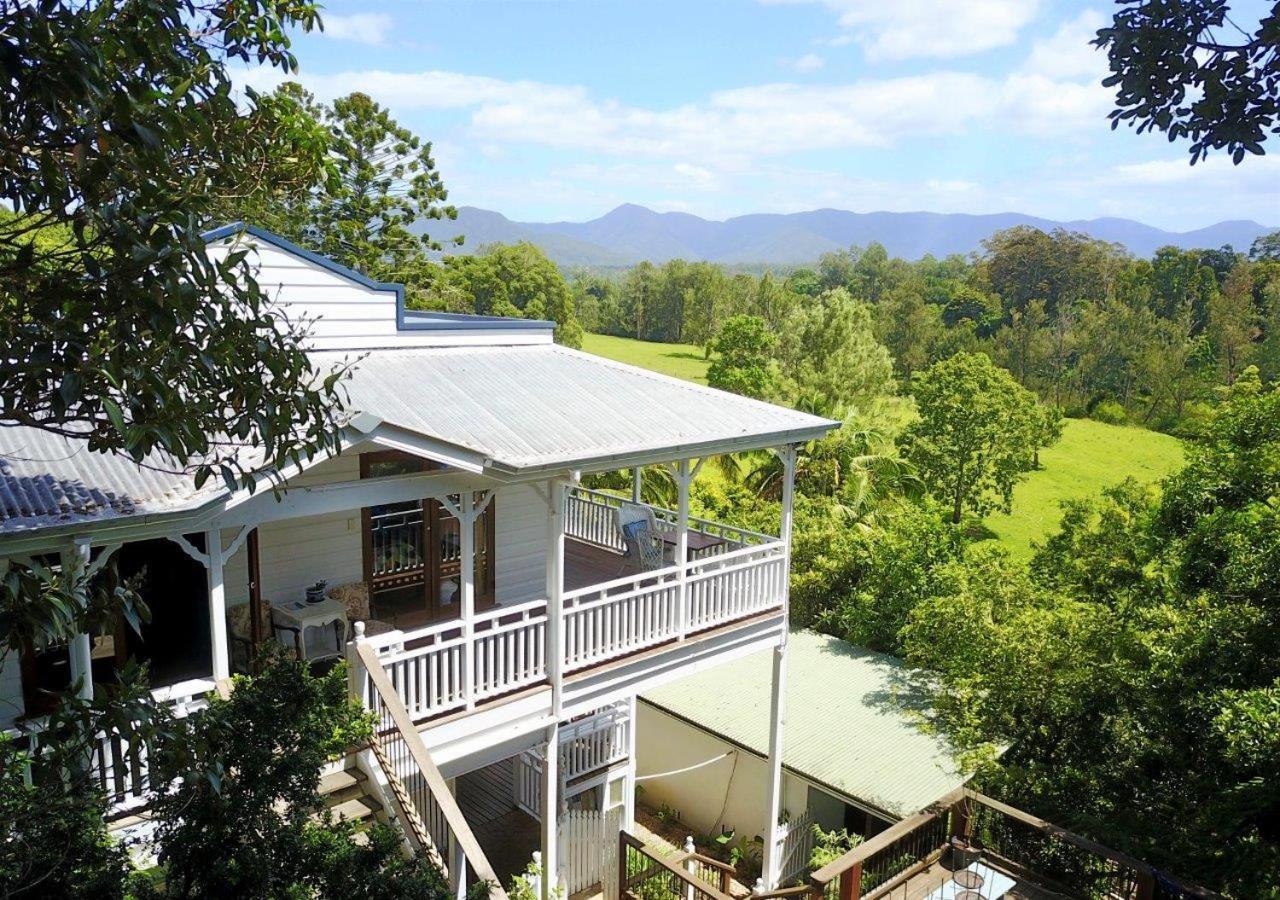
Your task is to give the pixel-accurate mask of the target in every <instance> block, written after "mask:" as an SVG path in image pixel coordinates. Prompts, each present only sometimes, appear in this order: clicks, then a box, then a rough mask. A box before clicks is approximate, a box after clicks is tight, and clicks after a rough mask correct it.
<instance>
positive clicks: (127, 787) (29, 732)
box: [6, 678, 214, 818]
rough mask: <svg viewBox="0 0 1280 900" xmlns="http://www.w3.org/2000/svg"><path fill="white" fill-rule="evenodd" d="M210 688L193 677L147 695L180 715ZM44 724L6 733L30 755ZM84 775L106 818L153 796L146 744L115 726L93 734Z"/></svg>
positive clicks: (204, 701)
mask: <svg viewBox="0 0 1280 900" xmlns="http://www.w3.org/2000/svg"><path fill="white" fill-rule="evenodd" d="M213 689H214V682H213V681H212V680H210V679H207V678H196V679H192V680H190V681H183V682H179V683H177V684H174V685H170V686H168V687H163V688H157V689H156V690H154V691H152V692H151V696H152V698H153V699H154V700H155V701H156V702H157V703H161V704H165V705H167V706H168V707H169V712H170V713H171V714H172V715H173V716H175V717H177V718H183V717H185V716H188V715H190V714H191V713H193V712H196V711H198V710H201V709H204V708H205V707H206V706H208V705H209V701H208V694H209V692H210V691H212V690H213ZM45 725H46V720H45V719H43V718H41V719H33V720H30V721H27V722H24V723H22V724H21V725H20V726H18V727H16V728H13V729H9V730H8V731H7V732H6V734H7V735H9V737H11V738H13V739H14V740H15V741H18V742H20V743H22V744H25V746H26V747H27V749H28V750H29V751H30V752H31V754H32V755H33V756H34V755H35V754H37V753H38V752H39V749H40V739H41V735H42V734H43V732H44V729H45ZM88 777H89V779H90V780H91V781H92V783H93V784H94V785H95V786H96V787H97V788H98V789H99V790H101V791H102V793H103V795H104V796H105V797H106V799H107V815H108V817H110V818H116V817H118V816H122V815H124V814H126V813H129V812H131V811H133V810H136V809H140V808H142V807H144V806H146V805H147V804H149V803H150V802H151V800H152V798H153V797H154V791H153V789H152V784H151V765H150V760H149V758H148V754H147V746H146V744H145V743H144V742H142V741H137V740H131V739H130V737H129V735H128V733H125V732H121V731H120V730H119V729H115V728H113V729H111V730H109V731H101V732H98V733H97V734H96V735H94V739H93V745H92V749H91V751H90V754H89V772H88Z"/></svg>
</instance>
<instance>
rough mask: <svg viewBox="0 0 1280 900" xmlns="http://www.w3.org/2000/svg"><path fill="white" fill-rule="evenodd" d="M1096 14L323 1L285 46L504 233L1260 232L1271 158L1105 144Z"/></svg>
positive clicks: (945, 1)
mask: <svg viewBox="0 0 1280 900" xmlns="http://www.w3.org/2000/svg"><path fill="white" fill-rule="evenodd" d="M1260 6H1261V4H1256V3H1255V4H1252V5H1251V4H1242V3H1239V2H1237V3H1235V4H1233V13H1235V14H1236V16H1235V17H1236V19H1237V21H1242V20H1244V19H1248V18H1249V17H1250V15H1251V14H1254V13H1255V10H1256V9H1258V8H1260ZM1107 8H1108V6H1107V4H1106V3H1102V2H1099V3H1096V4H1087V3H1072V2H1054V0H768V2H753V0H741V2H738V0H717V2H684V3H677V2H667V0H649V2H635V3H632V2H621V0H572V2H543V0H519V2H499V0H469V2H453V0H418V2H411V0H371V2H364V3H358V2H342V0H330V2H328V3H327V4H326V10H325V13H324V19H325V22H326V30H325V32H324V33H323V34H316V33H313V34H310V35H299V36H298V37H297V39H296V42H295V50H296V52H297V55H298V58H299V61H300V65H301V72H300V73H299V76H298V80H300V81H301V82H302V83H303V84H304V85H306V86H307V87H308V88H310V89H311V90H312V91H314V92H315V93H316V94H317V95H318V96H320V97H321V98H322V99H328V98H331V97H333V96H335V95H339V94H343V93H347V92H350V91H353V90H362V91H364V92H366V93H368V94H370V95H371V96H373V97H374V98H375V99H376V100H378V101H379V102H381V103H383V104H384V105H386V106H388V107H389V108H390V109H391V111H392V113H393V114H394V115H395V116H396V118H397V119H399V120H400V121H401V122H402V123H403V124H405V125H407V126H409V127H410V128H412V129H413V130H414V131H415V132H416V133H418V134H419V135H421V136H422V137H423V138H425V139H428V140H431V141H432V142H433V143H434V146H435V149H436V159H437V163H438V164H439V167H440V170H441V173H442V175H443V177H444V180H445V184H446V185H447V186H448V188H449V191H450V201H451V202H453V203H456V204H458V205H469V206H481V207H485V208H489V209H496V210H499V211H500V212H503V213H505V214H507V215H508V216H510V217H512V218H516V219H526V220H548V219H575V220H577V219H586V218H592V217H595V216H598V215H601V214H603V213H605V212H607V211H608V210H609V209H611V208H613V207H614V206H616V205H618V204H619V203H624V202H633V203H640V204H644V205H646V206H650V207H653V208H655V209H661V210H685V211H688V212H692V213H696V214H698V215H702V216H706V217H709V218H725V217H727V216H732V215H739V214H742V213H748V212H792V211H797V210H804V209H813V208H817V207H827V206H829V207H837V208H842V209H852V210H855V211H859V212H867V211H872V210H884V209H887V210H932V211H938V212H973V213H982V212H998V211H1006V210H1013V211H1018V212H1027V213H1032V214H1036V215H1043V216H1047V217H1050V218H1057V219H1076V218H1093V217H1096V216H1125V217H1130V218H1136V219H1140V220H1143V221H1147V222H1150V223H1152V224H1155V225H1159V226H1161V227H1166V228H1172V229H1187V228H1194V227H1199V226H1202V225H1207V224H1210V223H1212V222H1215V221H1219V220H1223V219H1250V218H1251V219H1257V220H1259V221H1262V222H1264V223H1266V224H1275V225H1280V165H1278V163H1280V155H1277V154H1280V148H1277V150H1276V152H1273V154H1272V155H1271V156H1269V157H1265V158H1262V159H1250V160H1247V161H1246V162H1245V163H1244V164H1242V165H1241V166H1239V167H1234V166H1232V165H1231V164H1230V161H1229V160H1228V159H1226V158H1225V157H1223V156H1217V157H1214V158H1211V159H1209V160H1208V161H1206V162H1203V163H1201V164H1199V165H1197V166H1195V167H1194V168H1193V167H1190V166H1188V164H1187V154H1186V151H1185V148H1184V147H1183V146H1182V145H1171V144H1169V143H1168V142H1167V141H1166V140H1165V138H1164V137H1163V136H1161V135H1136V134H1134V133H1133V132H1132V131H1129V130H1119V131H1114V132H1113V131H1111V130H1110V126H1109V123H1108V121H1107V120H1106V113H1107V112H1108V110H1109V109H1110V96H1109V93H1108V92H1107V91H1106V90H1105V89H1103V88H1102V87H1101V86H1100V85H1099V84H1098V81H1099V79H1100V77H1101V74H1102V73H1103V71H1104V69H1105V64H1104V63H1105V60H1104V59H1103V58H1102V56H1101V55H1100V54H1098V53H1097V52H1096V51H1094V50H1093V49H1092V48H1091V47H1090V46H1089V45H1088V41H1089V39H1090V38H1091V37H1092V34H1093V32H1094V31H1095V30H1096V29H1097V28H1098V27H1099V26H1100V25H1101V24H1102V23H1103V22H1104V18H1103V16H1104V12H1105V11H1106V10H1107ZM1252 21H1253V22H1256V21H1257V16H1256V14H1254V15H1253V18H1252ZM241 78H242V80H243V81H244V82H245V83H248V84H253V85H254V86H257V87H260V88H262V87H269V86H271V85H272V84H273V83H274V82H275V81H278V80H279V76H278V75H277V74H275V73H271V72H265V71H262V70H251V71H249V72H247V73H244V74H243V75H242V76H241Z"/></svg>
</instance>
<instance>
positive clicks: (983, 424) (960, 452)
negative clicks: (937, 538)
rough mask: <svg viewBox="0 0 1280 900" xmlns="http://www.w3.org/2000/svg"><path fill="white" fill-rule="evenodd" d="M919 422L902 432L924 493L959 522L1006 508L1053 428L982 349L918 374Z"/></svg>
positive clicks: (1032, 400)
mask: <svg viewBox="0 0 1280 900" xmlns="http://www.w3.org/2000/svg"><path fill="white" fill-rule="evenodd" d="M914 394H915V398H916V407H917V410H918V412H919V419H917V420H916V421H915V422H912V423H911V424H910V425H909V426H908V427H907V429H906V431H905V432H904V435H903V441H904V444H905V446H906V448H907V456H908V458H909V459H910V460H911V461H912V463H914V464H915V465H916V467H917V468H918V469H919V472H920V477H921V479H922V480H923V481H924V484H925V488H926V490H928V491H929V493H930V494H932V495H933V496H934V497H936V498H938V499H939V500H940V501H942V502H943V503H946V504H947V506H948V507H949V508H950V510H951V521H952V522H954V523H956V524H959V523H960V521H961V519H962V516H963V514H964V513H965V512H970V513H972V514H974V515H977V516H983V515H986V514H987V513H988V512H990V511H992V510H993V509H997V508H999V509H1006V510H1007V509H1008V508H1009V505H1010V504H1011V502H1012V500H1013V486H1014V484H1016V483H1017V481H1018V478H1019V477H1020V476H1021V475H1022V474H1023V473H1024V472H1027V471H1028V470H1030V469H1031V468H1032V466H1033V465H1034V460H1035V452H1036V450H1037V449H1038V448H1039V447H1040V446H1042V445H1043V443H1044V442H1045V440H1046V439H1049V438H1053V437H1054V435H1053V432H1052V431H1051V430H1049V429H1047V428H1046V425H1045V421H1046V420H1045V413H1044V412H1043V411H1042V410H1041V409H1040V406H1039V404H1038V403H1037V402H1036V398H1035V395H1034V394H1032V393H1031V392H1030V391H1028V390H1026V389H1025V388H1023V387H1022V386H1021V385H1019V384H1018V383H1017V382H1016V381H1015V380H1014V379H1013V378H1012V377H1011V376H1010V375H1009V373H1008V372H1006V371H1004V370H1003V369H1000V368H998V367H996V366H995V365H993V364H992V362H991V360H990V359H988V358H987V357H986V356H985V355H984V354H980V353H976V354H975V353H958V354H956V355H955V356H952V357H951V358H950V359H946V360H943V361H941V362H937V363H934V364H933V365H932V366H930V367H929V368H928V369H927V370H925V371H924V372H922V373H921V374H920V376H919V377H918V378H917V379H916V383H915V386H914Z"/></svg>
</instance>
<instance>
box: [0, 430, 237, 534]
mask: <svg viewBox="0 0 1280 900" xmlns="http://www.w3.org/2000/svg"><path fill="white" fill-rule="evenodd" d="M152 463H153V464H152V465H149V466H145V467H144V466H139V465H138V464H137V463H135V462H134V461H133V460H132V459H129V458H128V457H126V456H121V455H117V454H108V453H94V452H91V451H90V450H89V449H88V445H87V442H85V441H81V440H75V439H71V438H66V437H62V436H60V435H54V434H49V433H48V432H45V431H41V430H39V429H36V428H21V427H14V428H0V530H2V531H5V532H13V531H25V530H29V529H36V528H45V527H52V526H58V525H70V524H75V523H77V522H94V521H100V520H104V519H115V518H124V517H129V516H137V515H146V514H148V513H159V512H173V511H174V510H176V509H181V508H183V507H187V506H191V505H195V504H197V503H200V502H204V501H206V500H209V499H212V498H213V497H215V496H216V495H217V493H218V489H217V488H216V487H211V486H206V488H205V489H204V490H202V491H196V490H195V488H194V486H193V485H192V483H191V478H190V477H189V476H188V475H185V474H183V473H181V472H176V471H173V468H172V466H168V467H166V466H165V465H164V461H163V460H161V459H158V458H157V459H155V460H153V461H152Z"/></svg>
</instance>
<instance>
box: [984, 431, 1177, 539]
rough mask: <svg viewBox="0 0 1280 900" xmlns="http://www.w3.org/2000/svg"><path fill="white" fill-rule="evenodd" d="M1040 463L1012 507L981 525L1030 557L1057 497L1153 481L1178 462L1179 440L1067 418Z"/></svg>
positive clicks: (1049, 523)
mask: <svg viewBox="0 0 1280 900" xmlns="http://www.w3.org/2000/svg"><path fill="white" fill-rule="evenodd" d="M1040 465H1041V468H1040V469H1038V470H1036V471H1034V472H1032V473H1030V474H1029V475H1028V476H1027V478H1026V480H1025V481H1023V482H1022V483H1021V484H1019V485H1018V486H1017V487H1016V488H1015V489H1014V492H1013V512H1012V513H1010V514H1009V515H1005V514H1004V513H996V514H995V515H992V516H988V517H987V519H986V521H985V524H986V526H987V527H988V528H989V529H991V531H993V532H994V533H995V534H996V537H997V539H998V540H999V541H1000V543H1002V544H1003V545H1004V546H1005V547H1007V548H1008V549H1009V550H1010V551H1011V552H1012V553H1013V554H1014V555H1015V556H1018V557H1020V558H1024V559H1025V558H1027V557H1030V556H1031V544H1032V542H1033V541H1043V540H1044V538H1046V537H1047V536H1048V535H1049V534H1050V533H1052V532H1053V530H1054V529H1055V528H1056V527H1057V525H1058V522H1059V521H1060V520H1061V518H1062V509H1061V506H1060V504H1061V502H1062V501H1063V500H1075V499H1079V498H1081V497H1089V496H1094V495H1096V494H1097V493H1098V491H1099V490H1101V489H1102V488H1104V487H1107V486H1108V485H1112V484H1115V483H1116V482H1118V481H1122V480H1124V479H1125V478H1128V477H1133V478H1136V479H1137V480H1139V481H1143V482H1152V481H1157V480H1159V479H1160V478H1163V477H1164V476H1165V475H1168V474H1169V473H1171V472H1173V471H1175V470H1176V469H1177V468H1178V467H1179V466H1181V465H1182V442H1181V441H1179V440H1178V439H1177V438H1174V437H1170V436H1169V435H1167V434H1160V433H1159V432H1155V431H1147V430H1146V429H1144V428H1127V427H1123V426H1119V425H1104V424H1102V423H1101V422H1094V421H1092V420H1090V419H1068V420H1067V422H1066V427H1065V428H1064V429H1063V432H1062V440H1060V441H1058V443H1057V444H1056V445H1054V446H1053V447H1050V448H1049V449H1048V450H1045V451H1043V452H1041V454H1040Z"/></svg>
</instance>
